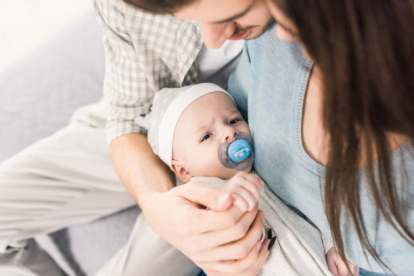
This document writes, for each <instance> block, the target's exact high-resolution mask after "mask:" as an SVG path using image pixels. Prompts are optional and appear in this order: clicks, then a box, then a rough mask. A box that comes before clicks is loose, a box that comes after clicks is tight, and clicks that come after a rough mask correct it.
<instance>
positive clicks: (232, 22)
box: [174, 0, 273, 49]
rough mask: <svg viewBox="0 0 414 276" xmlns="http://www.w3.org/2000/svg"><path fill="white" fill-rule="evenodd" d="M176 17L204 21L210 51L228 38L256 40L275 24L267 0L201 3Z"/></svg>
mask: <svg viewBox="0 0 414 276" xmlns="http://www.w3.org/2000/svg"><path fill="white" fill-rule="evenodd" d="M174 15H175V16H176V17H178V18H181V19H185V20H193V21H199V22H201V24H202V28H203V38H204V43H205V44H206V46H207V47H208V48H211V49H216V48H220V46H221V45H223V43H224V42H225V41H226V40H227V39H229V40H239V39H254V38H257V37H259V36H260V35H261V34H263V33H264V32H265V31H266V29H267V28H268V27H269V26H270V25H271V24H272V22H273V19H272V16H271V15H270V13H269V11H268V9H267V6H266V4H265V1H264V0H198V1H195V2H194V3H193V4H190V5H188V6H186V7H184V8H182V9H181V10H179V11H178V12H176V13H174Z"/></svg>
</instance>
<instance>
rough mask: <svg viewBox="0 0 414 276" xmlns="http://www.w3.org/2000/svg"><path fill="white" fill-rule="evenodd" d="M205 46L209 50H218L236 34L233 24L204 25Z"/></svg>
mask: <svg viewBox="0 0 414 276" xmlns="http://www.w3.org/2000/svg"><path fill="white" fill-rule="evenodd" d="M202 28H203V39H204V44H205V45H206V47H207V48H210V49H218V48H220V47H221V46H222V45H223V43H224V42H226V40H227V39H228V38H229V37H231V35H232V34H233V33H234V26H232V24H231V23H229V24H225V25H221V24H207V23H205V24H202Z"/></svg>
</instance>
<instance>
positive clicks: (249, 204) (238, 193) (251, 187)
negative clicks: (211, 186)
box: [223, 172, 264, 212]
mask: <svg viewBox="0 0 414 276" xmlns="http://www.w3.org/2000/svg"><path fill="white" fill-rule="evenodd" d="M263 186H264V182H263V181H262V180H261V179H260V177H258V176H257V175H254V174H249V173H246V172H238V173H237V174H236V175H235V176H233V177H232V178H231V179H230V180H229V181H228V182H227V184H226V185H225V186H224V188H223V189H224V190H226V191H228V192H230V193H231V194H232V195H233V198H234V205H236V206H237V207H239V208H240V210H241V211H243V212H245V211H247V210H249V211H251V210H253V208H254V207H255V206H256V205H257V202H258V201H259V197H260V193H261V191H262V188H263Z"/></svg>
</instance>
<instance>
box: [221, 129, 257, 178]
mask: <svg viewBox="0 0 414 276" xmlns="http://www.w3.org/2000/svg"><path fill="white" fill-rule="evenodd" d="M218 157H219V160H220V162H221V164H223V165H224V166H225V167H226V168H229V169H236V170H238V171H244V170H245V169H247V168H248V167H250V166H251V165H252V164H253V159H254V154H253V143H252V139H251V138H250V135H249V134H247V133H245V132H239V133H237V134H236V136H235V137H234V141H233V142H231V143H224V144H221V145H220V147H219V150H218ZM248 158H250V162H249V163H248V164H247V165H246V166H243V167H241V165H240V164H241V163H242V162H243V161H245V160H247V159H248Z"/></svg>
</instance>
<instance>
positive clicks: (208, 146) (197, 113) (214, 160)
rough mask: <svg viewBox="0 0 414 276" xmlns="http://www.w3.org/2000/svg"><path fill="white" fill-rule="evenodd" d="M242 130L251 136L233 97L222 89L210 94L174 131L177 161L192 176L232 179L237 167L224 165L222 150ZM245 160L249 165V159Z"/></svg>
mask: <svg viewBox="0 0 414 276" xmlns="http://www.w3.org/2000/svg"><path fill="white" fill-rule="evenodd" d="M239 132H245V133H248V134H249V135H250V129H249V126H248V124H247V123H246V121H245V120H244V119H243V117H242V116H241V115H240V113H239V111H238V110H237V108H236V106H235V105H234V103H233V101H232V100H231V99H230V97H229V96H227V95H226V94H224V93H221V92H214V93H209V94H207V95H205V96H202V97H200V98H198V99H197V100H196V101H194V102H193V103H192V104H191V105H189V106H188V107H187V108H186V109H185V110H184V112H183V113H182V114H181V117H180V119H179V120H178V122H177V125H176V127H175V132H174V138H173V160H178V161H179V162H181V163H182V164H183V166H184V167H185V169H186V170H187V171H188V172H189V175H190V176H191V177H195V176H215V177H220V178H231V177H232V176H234V175H235V174H236V173H237V170H235V169H228V168H226V167H224V166H223V165H222V164H221V162H220V160H219V159H218V149H219V147H220V145H221V144H223V143H225V142H232V141H234V136H235V135H236V134H237V133H239ZM244 162H245V165H246V164H247V163H248V162H249V159H247V160H246V161H244ZM173 164H174V161H173ZM250 169H251V168H247V169H246V170H245V171H250ZM178 176H180V175H179V174H178ZM180 178H181V177H180ZM181 180H183V179H181ZM183 181H184V180H183ZM184 182H186V181H184Z"/></svg>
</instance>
